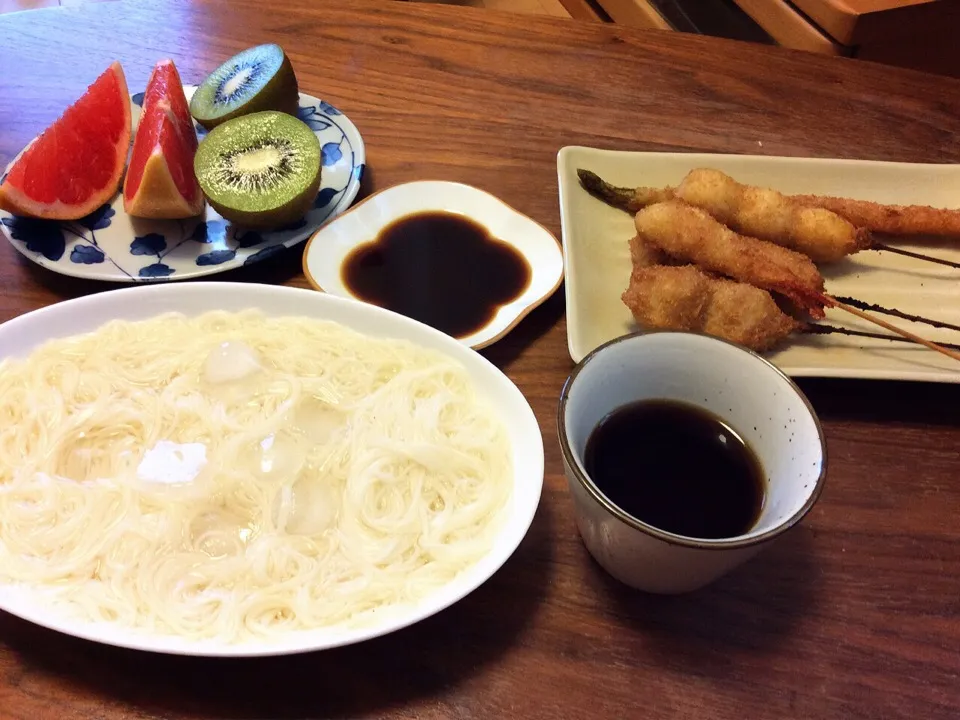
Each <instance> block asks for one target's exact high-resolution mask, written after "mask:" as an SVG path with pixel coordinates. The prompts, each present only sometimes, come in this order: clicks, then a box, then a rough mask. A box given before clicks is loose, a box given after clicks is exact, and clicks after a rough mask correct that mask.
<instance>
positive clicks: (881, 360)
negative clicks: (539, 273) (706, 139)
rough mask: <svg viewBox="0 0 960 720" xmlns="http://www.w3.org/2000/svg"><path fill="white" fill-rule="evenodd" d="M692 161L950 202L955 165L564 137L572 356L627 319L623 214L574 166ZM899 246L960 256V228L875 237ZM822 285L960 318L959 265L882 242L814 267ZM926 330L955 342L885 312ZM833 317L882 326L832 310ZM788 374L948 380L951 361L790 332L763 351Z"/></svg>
mask: <svg viewBox="0 0 960 720" xmlns="http://www.w3.org/2000/svg"><path fill="white" fill-rule="evenodd" d="M696 167H711V168H716V169H718V170H722V171H724V172H726V173H728V174H730V175H731V176H732V177H734V178H735V179H737V180H739V181H740V182H743V183H750V184H753V185H763V186H767V187H772V188H775V189H777V190H780V191H781V192H784V193H816V194H821V195H839V196H845V197H851V198H858V199H863V200H873V201H875V202H883V203H893V204H899V205H911V204H917V205H932V206H934V207H946V208H960V166H956V165H918V164H911V163H888V162H867V161H860V160H820V159H811V158H786V157H764V156H751V155H709V154H695V153H646V152H618V151H610V150H597V149H593V148H586V147H565V148H563V149H562V150H561V151H560V153H559V155H558V157H557V171H558V175H559V183H560V217H561V223H562V227H563V249H564V255H565V257H564V260H565V263H566V294H567V342H568V346H569V348H570V356H571V357H572V358H573V359H574V361H579V360H580V359H581V358H583V357H584V356H585V355H586V354H588V353H589V352H590V351H591V350H593V349H594V348H596V347H597V346H599V345H601V344H603V343H604V342H607V341H608V340H612V339H613V338H616V337H619V336H621V335H624V334H626V333H629V332H633V331H635V330H636V329H637V327H636V325H635V323H634V322H633V317H632V316H631V315H630V312H629V311H628V310H627V308H626V307H625V306H624V304H623V303H622V302H621V301H620V294H621V293H622V292H623V291H624V289H625V288H626V287H627V283H628V280H629V277H630V252H629V248H628V246H627V241H628V240H629V239H630V237H632V235H633V232H634V231H633V218H632V217H631V216H630V215H628V214H627V213H625V212H622V211H620V210H616V209H614V208H611V207H609V206H607V205H605V204H604V203H602V202H601V201H599V200H597V199H596V198H594V197H592V196H591V195H589V194H588V193H587V192H586V191H585V190H584V189H583V188H582V187H581V186H580V183H579V181H578V179H577V168H586V169H588V170H592V171H593V172H595V173H597V174H598V175H600V176H601V177H602V178H604V179H605V180H608V181H609V182H612V183H614V184H615V185H623V186H638V185H650V186H655V187H663V186H668V185H676V184H677V183H679V182H680V180H682V179H683V177H684V175H686V173H687V172H689V171H690V170H692V169H693V168H696ZM886 240H888V241H889V242H891V243H893V244H896V245H897V246H898V247H902V248H905V249H913V250H918V251H920V252H926V253H929V254H933V255H937V256H939V257H942V258H946V259H949V260H953V261H960V240H952V241H950V240H940V239H932V238H930V239H925V240H924V239H919V240H918V239H915V240H914V241H912V242H908V241H903V240H901V239H899V238H886ZM821 271H822V272H823V275H824V278H825V279H826V287H827V292H829V293H831V294H833V295H846V296H852V297H855V298H858V299H860V300H864V301H867V302H872V303H877V304H880V305H884V306H886V307H893V308H897V309H899V310H902V311H904V312H907V313H913V314H918V315H923V316H925V317H929V318H936V319H939V320H943V321H946V322H949V323H953V324H960V270H957V269H954V268H948V267H944V266H941V265H934V264H932V263H926V262H922V261H919V260H913V259H910V258H905V257H902V256H899V255H893V254H891V253H887V252H876V251H867V252H861V253H859V254H857V255H855V256H853V257H852V258H848V259H846V260H844V261H842V262H839V263H834V264H832V265H825V266H822V267H821ZM886 319H887V320H890V321H892V322H894V323H895V324H898V325H899V326H901V327H904V328H907V329H909V330H912V331H913V332H915V333H917V334H920V335H923V336H924V337H926V338H929V339H931V340H940V341H943V342H954V343H960V332H955V331H951V330H938V329H935V328H932V327H929V326H927V325H922V324H917V323H911V322H907V321H905V320H898V319H893V318H889V317H888V318H886ZM827 322H829V323H830V324H833V325H843V326H845V327H849V328H854V329H861V330H870V331H876V332H884V331H883V330H882V329H881V328H877V327H875V326H872V325H869V324H868V323H864V322H863V321H860V320H858V319H856V318H853V317H852V316H848V315H847V314H846V313H843V312H842V311H837V310H828V311H827ZM768 357H769V359H770V360H771V361H772V362H774V363H775V364H776V365H777V366H778V367H780V368H781V369H782V370H784V371H785V372H786V373H788V374H790V375H794V376H814V377H816V376H820V377H851V378H878V379H895V380H928V381H935V382H960V363H957V362H955V361H953V360H951V359H949V358H947V357H944V356H942V355H939V354H937V353H935V352H933V351H931V350H928V349H926V348H924V347H922V346H919V345H912V344H907V343H894V342H888V341H885V340H872V339H866V338H850V337H843V336H840V335H827V336H809V335H799V336H796V337H795V338H792V339H790V340H789V341H788V342H787V343H786V344H785V345H784V346H783V347H782V349H780V350H778V351H777V352H772V353H770V354H769V355H768Z"/></svg>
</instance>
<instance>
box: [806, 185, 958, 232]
mask: <svg viewBox="0 0 960 720" xmlns="http://www.w3.org/2000/svg"><path fill="white" fill-rule="evenodd" d="M789 197H790V199H791V200H792V201H794V202H796V203H799V204H800V205H804V206H808V207H816V208H823V209H825V210H829V211H831V212H834V213H836V214H837V215H839V216H841V217H843V218H846V219H847V220H848V221H850V222H851V223H853V224H854V225H856V226H858V227H862V228H866V229H867V230H871V231H873V232H878V233H888V234H890V235H940V236H945V237H960V210H947V209H945V208H935V207H930V206H929V205H882V204H880V203H874V202H868V201H866V200H851V199H849V198H840V197H827V196H826V195H791V196H789Z"/></svg>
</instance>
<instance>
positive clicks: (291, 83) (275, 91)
mask: <svg viewBox="0 0 960 720" xmlns="http://www.w3.org/2000/svg"><path fill="white" fill-rule="evenodd" d="M299 105H300V93H299V90H298V88H297V76H296V75H295V74H294V72H293V65H291V64H290V59H289V58H288V57H287V56H286V55H285V54H284V52H283V49H282V48H281V47H280V46H279V45H257V46H256V47H252V48H248V49H247V50H244V51H243V52H242V53H240V54H239V55H234V56H233V57H232V58H230V59H229V60H227V61H226V62H225V63H224V64H223V65H221V66H220V67H218V68H217V69H216V70H214V71H213V72H212V73H210V74H209V75H208V76H207V78H206V79H205V80H204V81H203V82H202V83H200V86H199V87H198V88H197V91H196V92H195V93H194V94H193V97H192V98H191V99H190V114H191V115H193V117H194V118H195V119H196V121H197V122H198V123H200V124H201V125H203V126H204V127H205V128H207V130H212V129H213V128H215V127H216V126H217V125H219V124H220V123H222V122H226V121H227V120H232V119H233V118H235V117H239V116H241V115H247V114H249V113H254V112H260V111H262V110H279V111H280V112H285V113H289V114H291V115H296V114H297V108H298V107H299Z"/></svg>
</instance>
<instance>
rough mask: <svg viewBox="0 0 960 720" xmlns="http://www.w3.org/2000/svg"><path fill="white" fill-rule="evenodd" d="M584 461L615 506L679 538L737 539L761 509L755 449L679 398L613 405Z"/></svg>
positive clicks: (589, 442)
mask: <svg viewBox="0 0 960 720" xmlns="http://www.w3.org/2000/svg"><path fill="white" fill-rule="evenodd" d="M584 465H585V467H586V470H587V473H588V474H589V475H590V478H591V479H592V480H593V482H594V483H595V484H596V485H597V487H598V488H599V489H600V491H601V492H603V494H604V495H606V496H607V497H608V498H609V499H610V500H611V501H612V502H613V503H614V504H615V505H617V506H619V507H620V508H621V509H622V510H624V511H625V512H626V513H628V514H630V515H632V516H633V517H635V518H636V519H638V520H641V521H643V522H645V523H647V524H649V525H653V526H654V527H657V528H660V529H661V530H666V531H667V532H671V533H675V534H677V535H685V536H687V537H693V538H709V539H716V538H730V537H736V536H737V535H742V534H743V533H745V532H747V531H748V530H750V528H752V527H753V525H754V524H755V523H756V522H757V520H758V519H759V517H760V511H761V510H762V508H763V501H764V494H765V490H766V482H765V480H764V473H763V468H762V467H761V465H760V461H759V460H758V459H757V456H756V455H755V454H754V452H753V450H751V449H750V447H749V446H748V445H747V444H746V443H745V442H744V441H743V440H742V439H741V438H740V436H739V435H737V433H736V432H735V431H734V430H733V429H732V428H731V427H730V426H729V425H727V424H726V423H724V422H723V421H722V420H721V419H720V418H718V417H716V416H715V415H713V414H711V413H709V412H707V411H706V410H703V409H701V408H698V407H695V406H693V405H689V404H687V403H683V402H676V401H672V400H643V401H640V402H636V403H631V404H629V405H624V406H623V407H620V408H617V409H616V410H614V411H613V412H612V413H610V414H609V415H608V416H607V417H605V418H604V419H603V420H601V421H600V423H599V425H597V427H596V428H594V429H593V431H592V432H591V434H590V436H589V438H588V439H587V447H586V452H585V453H584Z"/></svg>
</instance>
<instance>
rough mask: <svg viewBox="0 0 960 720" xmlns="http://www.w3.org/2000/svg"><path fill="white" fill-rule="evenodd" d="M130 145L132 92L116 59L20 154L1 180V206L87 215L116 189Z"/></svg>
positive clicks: (34, 213) (51, 215)
mask: <svg viewBox="0 0 960 720" xmlns="http://www.w3.org/2000/svg"><path fill="white" fill-rule="evenodd" d="M129 148H130V96H129V95H128V94H127V81H126V78H124V76H123V68H121V67H120V63H117V62H115V63H113V64H112V65H111V66H110V67H109V68H107V69H106V70H105V71H104V73H103V74H102V75H101V76H100V77H98V78H97V79H96V81H95V82H94V83H93V85H91V86H90V87H89V88H87V91H86V92H85V93H84V94H83V95H81V96H80V98H79V99H78V100H77V101H76V102H75V103H74V104H73V105H71V106H70V107H68V108H67V109H66V110H65V111H64V113H63V115H61V116H60V117H59V118H58V119H57V120H56V122H54V123H53V125H51V126H50V127H48V128H47V129H46V130H44V131H43V133H42V134H41V135H40V136H39V137H38V138H37V139H36V140H34V141H33V143H32V144H31V145H29V146H28V147H27V149H26V150H24V152H23V154H22V155H20V157H19V158H18V159H17V161H16V162H15V163H14V164H13V166H12V167H11V168H10V171H9V173H8V174H7V177H6V178H5V179H4V181H3V183H2V184H0V208H3V209H4V210H7V211H8V212H11V213H13V214H15V215H26V216H30V217H37V218H46V219H51V220H78V219H80V218H82V217H85V216H86V215H89V214H90V213H92V212H93V211H94V210H96V209H97V208H99V207H100V206H101V205H103V204H104V203H106V202H109V201H110V199H111V198H112V197H113V196H114V195H116V193H117V189H118V188H119V187H120V178H121V177H122V175H123V167H124V164H125V163H126V159H127V151H128V150H129Z"/></svg>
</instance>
